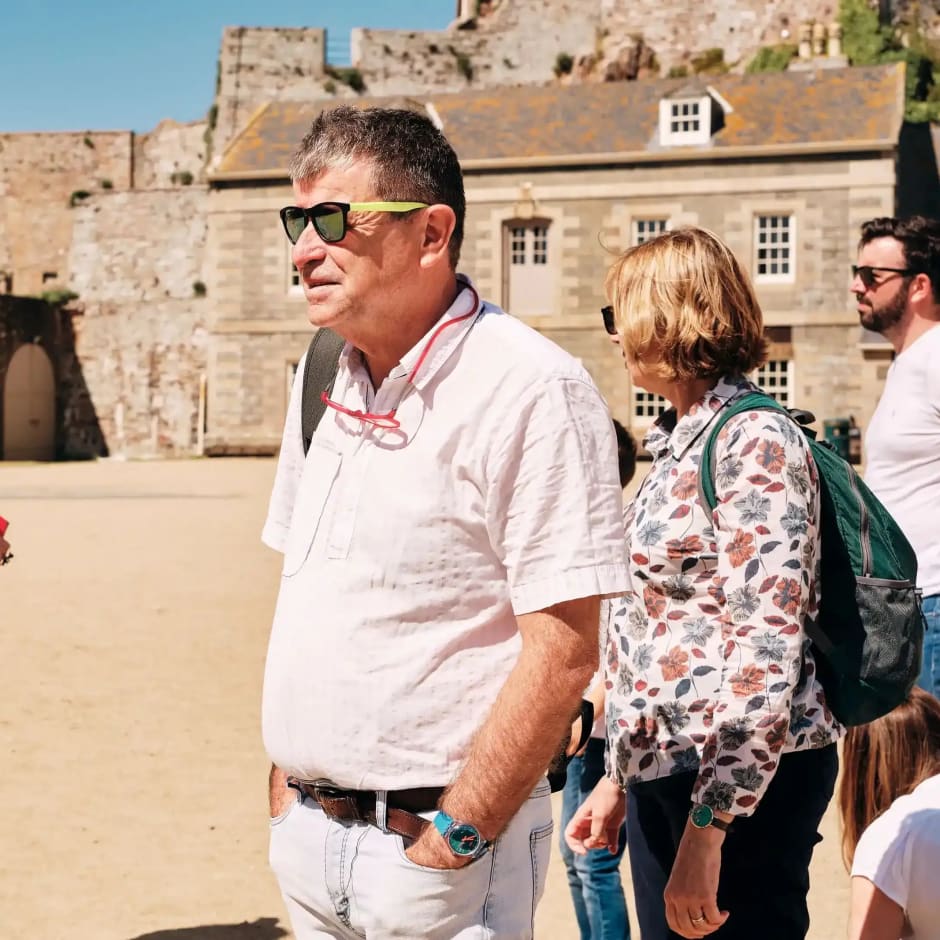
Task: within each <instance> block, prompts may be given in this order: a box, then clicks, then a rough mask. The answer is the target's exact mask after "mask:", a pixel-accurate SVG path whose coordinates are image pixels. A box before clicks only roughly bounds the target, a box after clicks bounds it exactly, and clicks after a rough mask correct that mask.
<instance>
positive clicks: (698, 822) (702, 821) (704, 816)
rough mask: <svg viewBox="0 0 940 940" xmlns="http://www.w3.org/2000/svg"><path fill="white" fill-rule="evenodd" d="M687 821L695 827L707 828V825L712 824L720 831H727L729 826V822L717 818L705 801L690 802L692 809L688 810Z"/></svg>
mask: <svg viewBox="0 0 940 940" xmlns="http://www.w3.org/2000/svg"><path fill="white" fill-rule="evenodd" d="M689 822H690V823H692V825H693V826H695V828H696V829H707V828H708V827H709V826H714V827H715V828H716V829H720V830H721V831H722V832H727V831H728V830H729V829H730V828H731V823H729V822H725V821H724V820H723V819H719V818H718V817H717V816H716V815H715V812H714V810H713V809H712V808H711V807H710V806H708V805H707V804H705V803H693V804H692V809H690V810H689Z"/></svg>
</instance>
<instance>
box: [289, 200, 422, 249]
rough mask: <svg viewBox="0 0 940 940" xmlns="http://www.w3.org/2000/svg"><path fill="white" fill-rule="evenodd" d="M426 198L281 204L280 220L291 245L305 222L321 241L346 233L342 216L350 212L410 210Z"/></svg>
mask: <svg viewBox="0 0 940 940" xmlns="http://www.w3.org/2000/svg"><path fill="white" fill-rule="evenodd" d="M427 207H428V204H427V203H426V202H318V203H317V204H316V205H315V206H310V208H309V209H303V208H301V207H300V206H285V207H284V208H283V209H281V222H282V223H283V225H284V231H285V232H287V237H288V238H289V239H290V242H291V244H292V245H296V244H297V239H299V238H300V236H301V235H303V233H304V229H305V228H306V227H307V223H308V222H311V223H313V227H314V229H316V233H317V235H319V236H320V238H322V239H323V241H325V242H341V241H342V240H343V239H344V238H345V237H346V228H347V225H346V217H347V216H348V215H349V212H350V210H352V211H353V212H413V211H414V210H415V209H427Z"/></svg>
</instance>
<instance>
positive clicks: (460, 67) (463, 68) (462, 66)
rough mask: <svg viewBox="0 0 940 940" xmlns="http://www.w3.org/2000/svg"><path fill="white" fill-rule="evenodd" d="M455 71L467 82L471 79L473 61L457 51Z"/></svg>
mask: <svg viewBox="0 0 940 940" xmlns="http://www.w3.org/2000/svg"><path fill="white" fill-rule="evenodd" d="M457 71H458V72H460V74H461V75H463V77H464V78H465V79H466V80H467V81H468V82H469V81H471V80H472V79H473V63H472V62H471V61H470V59H469V57H468V56H466V55H464V54H463V53H462V52H458V53H457Z"/></svg>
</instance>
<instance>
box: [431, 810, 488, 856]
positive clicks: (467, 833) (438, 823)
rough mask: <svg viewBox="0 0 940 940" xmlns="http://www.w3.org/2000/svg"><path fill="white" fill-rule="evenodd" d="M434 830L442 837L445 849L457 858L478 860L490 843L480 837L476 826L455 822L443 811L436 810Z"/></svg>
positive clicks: (486, 850)
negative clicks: (445, 845) (445, 844)
mask: <svg viewBox="0 0 940 940" xmlns="http://www.w3.org/2000/svg"><path fill="white" fill-rule="evenodd" d="M434 828H435V829H436V830H437V831H438V832H439V833H440V834H441V835H442V836H443V837H444V841H445V842H446V843H447V847H448V848H449V849H450V850H451V852H453V853H454V855H456V856H457V858H469V859H471V860H473V859H476V858H479V857H480V856H481V855H483V854H484V853H486V852H488V851H489V848H490V843H489V842H487V841H486V840H485V839H484V838H483V836H481V835H480V832H479V830H478V829H477V827H476V826H471V825H470V823H465V822H457V821H456V820H455V819H454V818H453V816H448V815H447V813H445V812H444V810H438V813H437V815H436V816H435V817H434Z"/></svg>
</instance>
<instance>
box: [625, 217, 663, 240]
mask: <svg viewBox="0 0 940 940" xmlns="http://www.w3.org/2000/svg"><path fill="white" fill-rule="evenodd" d="M640 226H656V228H657V230H656V231H652V229H651V230H650V231H649V232H645V233H641V232H640ZM671 227H672V226H671V225H670V222H669V219H668V218H667V217H665V216H661V215H659V216H652V215H650V216H634V218H633V219H632V220H631V222H630V244H631V245H633V246H634V247H635V246H636V245H642V244H643V243H644V242H648V241H649V240H650V239H652V238H656V236H657V235H662V234H663V232H668V231H669V229H670V228H671Z"/></svg>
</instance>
